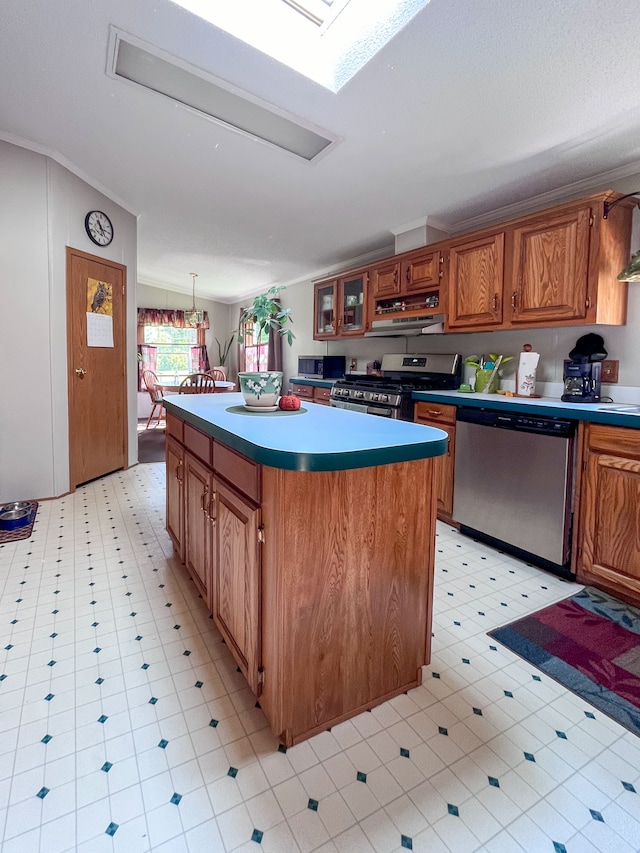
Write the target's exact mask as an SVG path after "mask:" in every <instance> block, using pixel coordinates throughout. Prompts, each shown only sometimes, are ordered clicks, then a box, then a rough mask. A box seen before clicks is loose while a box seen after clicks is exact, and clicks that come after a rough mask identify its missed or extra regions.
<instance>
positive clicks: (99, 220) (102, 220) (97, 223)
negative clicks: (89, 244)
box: [84, 210, 113, 246]
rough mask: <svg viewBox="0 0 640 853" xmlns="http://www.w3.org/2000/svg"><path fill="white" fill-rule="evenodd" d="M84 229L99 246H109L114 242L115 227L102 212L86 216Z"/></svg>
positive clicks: (93, 212)
mask: <svg viewBox="0 0 640 853" xmlns="http://www.w3.org/2000/svg"><path fill="white" fill-rule="evenodd" d="M84 227H85V228H86V229H87V234H88V235H89V237H90V238H91V240H93V242H94V243H96V244H97V245H98V246H108V245H109V243H110V242H111V241H112V240H113V225H112V224H111V220H110V219H109V217H108V216H107V214H106V213H103V212H102V211H101V210H91V211H89V213H87V215H86V216H85V220H84Z"/></svg>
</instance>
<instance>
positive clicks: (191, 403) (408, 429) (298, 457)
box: [164, 380, 447, 471]
mask: <svg viewBox="0 0 640 853" xmlns="http://www.w3.org/2000/svg"><path fill="white" fill-rule="evenodd" d="M295 381H297V380H295ZM330 384H331V383H330ZM243 403H244V399H243V397H242V394H228V393H227V394H176V395H170V396H168V397H165V398H164V405H165V406H166V408H167V411H168V412H170V413H171V414H172V415H175V416H176V417H178V418H181V419H182V420H184V421H186V422H187V423H189V424H191V425H192V426H194V427H196V428H197V429H199V430H201V431H202V432H204V433H206V434H207V435H210V436H212V437H213V438H214V439H218V440H219V441H221V442H222V443H223V444H226V445H228V446H229V447H232V448H234V449H235V450H237V451H238V452H239V453H242V454H244V455H245V456H248V457H249V459H253V461H254V462H258V463H259V464H261V465H269V466H270V467H272V468H283V469H286V470H288V471H345V470H348V469H351V468H368V467H371V466H375V465H388V464H390V463H392V462H409V461H413V460H416V459H427V458H430V457H432V456H441V455H442V454H443V453H446V452H447V434H446V433H445V432H443V431H442V430H439V429H435V428H434V429H432V428H431V427H427V426H422V425H420V424H414V423H409V422H406V421H395V420H387V419H386V418H377V417H373V416H371V415H365V414H361V413H360V412H351V411H345V410H344V409H335V408H332V407H330V406H320V405H317V404H315V403H308V402H307V401H306V400H305V401H303V404H302V408H303V409H306V411H305V412H304V413H297V414H295V413H290V414H286V415H285V414H281V413H274V414H273V415H271V414H269V413H258V414H253V413H247V412H243V413H241V414H238V413H234V412H231V411H228V409H230V408H234V407H237V406H240V405H242V404H243Z"/></svg>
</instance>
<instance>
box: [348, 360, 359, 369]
mask: <svg viewBox="0 0 640 853" xmlns="http://www.w3.org/2000/svg"><path fill="white" fill-rule="evenodd" d="M357 369H358V359H357V358H352V359H351V365H350V366H349V370H357Z"/></svg>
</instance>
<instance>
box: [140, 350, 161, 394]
mask: <svg viewBox="0 0 640 853" xmlns="http://www.w3.org/2000/svg"><path fill="white" fill-rule="evenodd" d="M156 355H157V353H156V348H155V347H153V346H151V345H150V344H138V391H146V390H147V388H146V385H145V384H144V382H143V381H142V371H143V370H153V372H154V373H155V372H156V365H157V361H156Z"/></svg>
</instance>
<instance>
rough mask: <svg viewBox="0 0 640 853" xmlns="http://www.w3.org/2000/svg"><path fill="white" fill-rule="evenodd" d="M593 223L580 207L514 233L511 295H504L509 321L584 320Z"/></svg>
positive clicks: (590, 217) (543, 217)
mask: <svg viewBox="0 0 640 853" xmlns="http://www.w3.org/2000/svg"><path fill="white" fill-rule="evenodd" d="M592 223H593V217H592V212H591V208H580V209H578V210H569V211H566V212H564V213H561V214H557V215H556V216H552V215H549V214H547V215H545V216H542V217H540V218H539V219H534V220H533V221H531V222H528V223H526V224H524V225H521V226H519V227H517V228H514V229H513V232H512V242H513V262H512V268H511V276H510V280H511V293H510V294H507V293H505V301H507V297H508V306H507V308H506V310H505V313H506V315H507V316H506V319H507V320H508V322H510V323H512V324H513V325H520V324H523V323H526V324H532V323H545V322H547V321H551V322H555V321H557V320H578V319H581V318H584V317H586V314H587V307H588V301H587V297H588V274H589V230H590V227H591V225H592Z"/></svg>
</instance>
